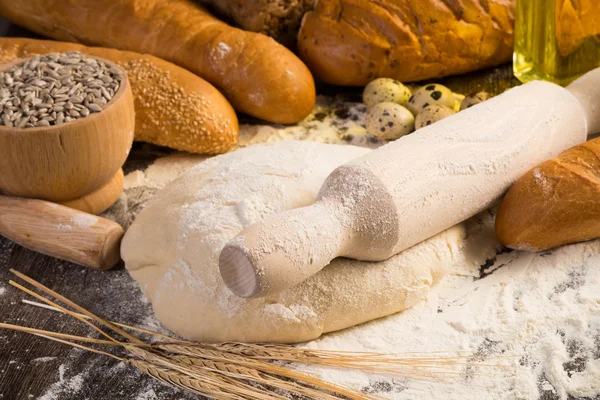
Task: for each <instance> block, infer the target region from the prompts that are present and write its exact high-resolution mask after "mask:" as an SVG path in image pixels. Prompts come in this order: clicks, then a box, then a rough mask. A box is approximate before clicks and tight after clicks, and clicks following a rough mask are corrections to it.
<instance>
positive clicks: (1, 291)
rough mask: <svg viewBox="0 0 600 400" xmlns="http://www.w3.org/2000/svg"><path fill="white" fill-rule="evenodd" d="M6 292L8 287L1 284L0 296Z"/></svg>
mask: <svg viewBox="0 0 600 400" xmlns="http://www.w3.org/2000/svg"><path fill="white" fill-rule="evenodd" d="M4 293H6V288H5V287H4V286H0V296H2V295H3V294H4Z"/></svg>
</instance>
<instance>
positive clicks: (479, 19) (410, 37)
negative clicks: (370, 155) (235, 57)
mask: <svg viewBox="0 0 600 400" xmlns="http://www.w3.org/2000/svg"><path fill="white" fill-rule="evenodd" d="M514 9H515V0H378V1H371V0H338V1H319V2H318V3H317V7H316V8H315V10H314V11H309V12H308V13H306V14H305V16H304V20H303V23H302V26H301V28H300V32H299V36H298V48H299V53H300V57H301V58H302V59H303V60H304V61H305V62H306V64H307V65H308V66H309V68H310V69H311V71H312V72H313V74H314V75H315V77H316V78H318V79H321V80H323V81H325V82H328V83H331V84H337V85H365V84H367V83H368V82H369V81H371V80H372V79H375V78H378V77H388V78H394V79H398V80H400V81H403V82H406V81H416V80H422V79H429V78H435V77H441V76H445V75H452V74H459V73H464V72H469V71H473V70H476V69H480V68H484V67H489V66H494V65H498V64H500V63H503V62H506V61H509V60H510V58H511V55H512V46H513V23H514V22H513V21H514Z"/></svg>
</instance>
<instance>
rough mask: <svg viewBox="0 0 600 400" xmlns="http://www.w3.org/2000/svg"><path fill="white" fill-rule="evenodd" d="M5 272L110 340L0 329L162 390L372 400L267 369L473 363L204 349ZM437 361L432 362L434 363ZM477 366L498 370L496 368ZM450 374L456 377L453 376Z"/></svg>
mask: <svg viewBox="0 0 600 400" xmlns="http://www.w3.org/2000/svg"><path fill="white" fill-rule="evenodd" d="M10 271H11V272H12V273H13V274H15V275H16V276H17V277H19V278H21V279H22V280H24V281H25V282H27V283H29V284H30V285H32V286H33V287H34V288H36V289H38V290H40V291H41V292H43V293H45V294H46V295H50V296H52V297H54V298H55V299H57V300H58V301H60V302H62V303H64V304H65V305H66V306H68V307H70V308H72V309H74V310H77V311H78V312H75V311H72V310H70V309H68V308H66V307H62V306H60V305H58V304H56V303H54V302H53V301H51V300H48V299H46V298H45V297H43V296H41V295H39V294H37V293H35V292H33V291H32V290H29V289H27V288H25V287H23V286H22V285H20V284H18V283H16V282H13V281H10V284H11V285H13V286H14V287H16V288H18V289H19V290H22V291H23V292H25V293H27V294H29V295H31V296H34V297H35V298H37V299H39V300H41V301H43V302H44V303H45V304H40V303H35V302H30V301H27V300H24V302H27V304H31V305H36V306H38V307H44V308H47V309H50V310H53V311H59V312H62V313H65V314H67V315H70V316H72V317H74V318H76V319H78V320H80V321H81V322H83V323H85V324H86V325H88V326H89V327H91V328H92V329H94V330H95V331H97V332H98V333H99V334H101V335H102V336H104V337H105V338H106V339H108V340H102V339H92V338H85V337H80V336H75V335H68V334H63V333H59V332H51V331H43V330H39V329H35V328H29V327H22V326H17V325H10V324H2V323H0V328H6V329H13V330H19V331H22V332H27V333H31V334H34V335H38V336H42V337H45V338H47V339H51V340H55V341H58V342H62V343H65V344H69V345H71V346H75V347H78V348H81V349H85V350H88V351H92V352H95V353H98V354H102V355H105V356H109V357H113V358H115V359H117V360H121V361H123V362H125V363H127V364H130V365H132V366H133V367H135V368H137V369H138V370H140V371H141V372H143V373H145V374H147V375H149V376H152V377H153V378H155V379H158V380H160V381H162V382H165V383H169V384H172V385H175V386H177V387H179V388H182V389H185V390H188V391H190V392H192V393H196V394H200V395H203V396H209V397H215V398H218V399H235V400H238V399H248V400H268V399H285V397H282V396H281V395H279V394H277V393H276V392H273V391H272V390H269V389H267V388H266V387H268V388H274V389H279V390H283V391H285V392H286V393H290V394H297V395H300V396H303V397H304V398H309V399H315V400H333V399H339V397H336V396H343V397H344V398H348V399H352V400H354V399H356V400H358V399H373V398H375V397H373V396H369V395H367V394H365V393H363V392H360V391H356V390H352V389H348V388H344V387H341V386H338V385H335V384H332V383H329V382H326V381H324V380H322V379H319V378H317V377H315V376H312V375H309V374H305V373H301V372H298V371H296V370H293V369H290V368H287V367H284V366H281V365H277V364H274V363H272V362H269V361H285V362H296V363H303V364H317V365H323V366H327V367H335V368H350V369H360V370H363V371H371V372H377V373H394V374H401V375H406V376H416V377H419V378H421V379H429V378H436V379H440V378H446V377H455V376H456V375H457V374H458V373H459V372H458V371H456V368H457V367H460V366H463V365H468V366H471V365H473V361H474V360H473V356H472V355H469V356H467V355H462V354H461V352H454V354H459V355H448V354H449V353H406V354H404V355H397V354H396V355H383V354H377V353H353V352H343V351H326V350H312V349H303V348H297V347H294V346H290V345H274V344H247V343H237V342H226V343H220V344H203V343H192V342H188V341H180V340H176V339H174V338H171V337H169V336H167V335H164V334H161V333H157V332H152V331H150V330H146V329H142V328H137V327H132V326H129V325H125V324H120V323H117V322H112V321H107V320H104V319H102V318H100V317H98V316H97V315H95V314H92V313H91V312H89V311H87V310H86V309H85V308H83V307H81V306H79V305H77V304H75V303H74V302H72V301H71V300H69V299H67V298H65V297H64V296H61V295H60V294H58V293H56V292H54V291H53V290H51V289H49V288H47V287H46V286H44V285H42V284H41V283H39V282H37V281H35V280H33V279H31V278H29V277H27V276H26V275H24V274H21V273H19V272H17V271H14V270H12V269H11V270H10ZM93 322H95V323H97V324H99V325H101V326H103V327H106V328H108V329H110V330H111V331H113V332H115V333H116V334H118V335H120V336H122V337H123V338H125V339H126V340H127V341H128V342H121V341H119V340H117V339H115V338H114V337H113V336H111V335H110V334H109V333H107V332H105V331H104V330H103V329H101V328H100V327H98V326H96V325H95V324H94V323H93ZM124 329H127V330H132V331H136V332H138V333H143V334H148V335H152V336H155V337H159V338H161V339H164V340H166V342H159V343H152V344H150V343H145V342H143V341H142V340H141V339H139V338H138V337H136V336H133V335H132V334H130V333H128V332H126V331H125V330H124ZM73 341H81V342H87V343H91V344H94V345H103V346H111V347H113V348H115V347H116V348H122V349H124V350H125V351H127V352H128V353H129V356H127V357H118V356H116V355H114V354H111V353H107V352H104V351H100V350H97V349H92V348H89V347H86V346H83V345H80V344H77V343H74V342H73ZM434 354H436V355H435V356H434ZM476 365H477V366H480V365H484V366H497V365H494V364H476ZM453 368H454V370H452V369H453Z"/></svg>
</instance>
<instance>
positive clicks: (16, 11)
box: [0, 0, 315, 123]
mask: <svg viewBox="0 0 600 400" xmlns="http://www.w3.org/2000/svg"><path fill="white" fill-rule="evenodd" d="M0 14H1V15H3V16H4V17H6V18H8V19H9V20H11V21H13V22H16V23H17V24H19V25H22V26H24V27H26V28H29V29H31V30H33V31H35V32H38V33H41V34H43V35H46V36H50V37H52V38H54V39H58V40H64V41H70V42H81V43H85V44H93V45H100V46H105V47H115V48H119V49H122V50H131V51H136V52H139V53H149V54H153V55H155V56H157V57H160V58H163V59H165V60H168V61H171V62H173V63H175V64H178V65H180V66H182V67H184V68H186V69H188V70H190V71H191V72H194V73H196V74H197V75H200V76H201V77H203V78H205V79H206V80H207V81H209V82H211V83H212V84H213V85H215V86H216V87H217V88H219V89H220V90H221V91H222V92H223V94H225V97H227V99H229V101H230V102H231V104H232V105H233V106H234V108H235V109H237V110H239V111H243V112H245V113H248V114H250V115H253V116H255V117H258V118H262V119H265V120H267V121H271V122H279V123H294V122H297V121H299V120H301V119H302V118H304V117H305V116H307V115H308V114H309V113H310V112H311V111H312V108H313V106H314V104H315V87H314V81H313V79H312V75H311V74H310V71H309V70H308V68H306V66H305V65H304V64H303V63H302V61H300V59H298V57H296V56H295V55H294V54H293V53H292V52H290V51H289V50H288V49H286V48H285V47H284V46H282V45H280V44H279V43H277V42H275V41H274V40H273V39H271V38H269V37H267V36H264V35H261V34H258V33H253V32H246V31H242V30H240V29H237V28H232V27H230V26H229V25H227V24H225V23H223V22H221V21H219V20H218V19H216V18H215V17H213V16H212V15H211V14H210V13H208V12H207V11H206V10H205V9H204V8H202V6H200V5H199V4H197V3H196V2H194V1H192V0H168V1H164V0H143V1H138V0H78V1H65V0H0Z"/></svg>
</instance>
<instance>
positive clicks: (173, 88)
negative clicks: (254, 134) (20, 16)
mask: <svg viewBox="0 0 600 400" xmlns="http://www.w3.org/2000/svg"><path fill="white" fill-rule="evenodd" d="M71 50H76V51H80V52H82V53H85V54H89V55H92V56H96V57H102V58H106V59H107V60H110V61H113V62H115V63H117V64H118V65H119V66H120V67H122V68H123V69H124V70H125V71H126V72H127V76H128V78H129V81H130V83H131V90H132V92H133V96H134V106H135V139H134V140H136V141H142V142H148V143H153V144H157V145H160V146H167V147H171V148H174V149H177V150H183V151H188V152H191V153H211V154H216V153H224V152H227V151H229V150H231V149H232V148H233V147H235V146H236V144H237V139H238V122H237V117H236V115H235V111H234V110H233V108H232V107H231V105H230V104H229V103H228V102H227V100H226V99H225V97H223V95H222V94H221V93H220V92H219V91H218V90H217V89H215V88H214V87H213V86H212V85H211V84H209V83H208V82H206V81H205V80H203V79H202V78H199V77H198V76H196V75H194V74H192V73H191V72H189V71H187V70H185V69H183V68H180V67H178V66H176V65H174V64H171V63H169V62H167V61H164V60H161V59H159V58H156V57H153V56H151V55H148V54H137V53H133V52H129V51H119V50H114V49H106V48H100V47H85V46H83V45H79V44H76V43H65V42H54V41H46V40H34V39H17V38H0V62H2V63H6V62H10V61H14V60H16V59H19V58H25V57H29V56H31V55H34V54H45V53H51V52H65V51H71Z"/></svg>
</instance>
